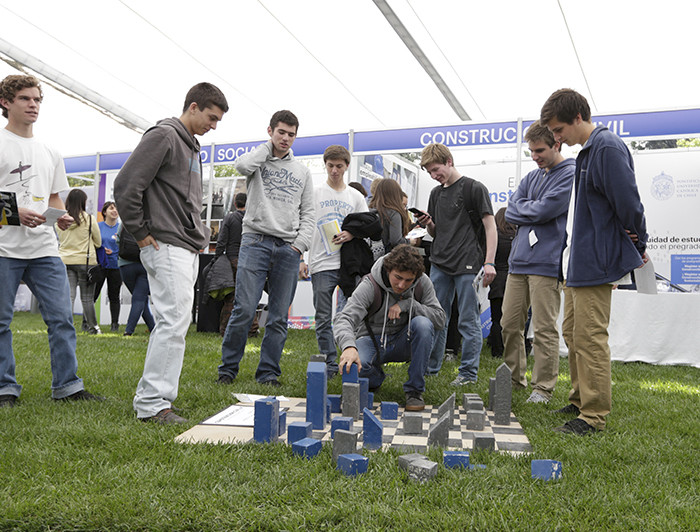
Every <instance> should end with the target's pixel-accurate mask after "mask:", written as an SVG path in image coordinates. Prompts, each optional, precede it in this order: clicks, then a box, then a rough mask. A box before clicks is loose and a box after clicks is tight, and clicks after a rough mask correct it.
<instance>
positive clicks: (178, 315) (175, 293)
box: [133, 241, 199, 418]
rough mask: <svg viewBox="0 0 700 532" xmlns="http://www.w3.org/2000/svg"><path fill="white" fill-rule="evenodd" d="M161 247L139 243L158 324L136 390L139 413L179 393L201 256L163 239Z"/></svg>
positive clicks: (162, 406)
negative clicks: (186, 337)
mask: <svg viewBox="0 0 700 532" xmlns="http://www.w3.org/2000/svg"><path fill="white" fill-rule="evenodd" d="M158 247H159V248H160V249H158V250H157V251H156V249H155V248H154V247H153V246H146V247H144V248H141V264H143V267H144V268H145V269H146V272H147V273H148V284H149V287H150V290H151V296H152V301H153V312H154V314H155V320H156V326H155V328H154V329H153V331H152V332H151V336H150V338H149V340H148V349H147V350H146V361H145V363H144V366H143V375H142V376H141V380H139V383H138V386H137V387H136V395H135V396H134V402H133V404H134V410H136V415H137V417H139V418H147V417H151V416H154V415H156V414H157V413H158V412H160V411H161V410H163V409H165V408H170V407H171V406H172V403H173V401H174V400H175V398H176V397H177V392H178V386H179V383H180V372H181V371H182V363H183V360H184V358H185V336H186V335H187V329H188V328H189V326H190V323H192V303H193V302H194V283H195V281H196V280H197V273H198V262H199V257H198V255H197V254H196V253H194V252H193V251H190V250H188V249H185V248H181V247H177V246H173V245H172V244H166V243H164V242H161V241H158Z"/></svg>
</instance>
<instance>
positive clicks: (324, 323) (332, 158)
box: [299, 145, 367, 378]
mask: <svg viewBox="0 0 700 532" xmlns="http://www.w3.org/2000/svg"><path fill="white" fill-rule="evenodd" d="M323 162H324V163H325V165H326V172H327V173H328V179H327V180H326V182H325V183H323V184H322V185H320V186H317V187H315V188H314V205H315V208H316V230H315V231H314V234H313V237H312V239H311V248H310V249H309V265H308V266H307V265H306V264H305V263H304V262H303V261H302V263H301V265H300V267H299V271H300V274H301V276H302V277H303V278H307V277H308V276H309V271H311V284H312V285H313V291H314V308H315V309H316V340H317V341H318V349H319V351H320V352H321V354H323V355H326V369H327V373H328V376H329V377H331V378H332V377H334V376H335V375H336V374H337V373H338V362H337V360H336V358H337V351H336V347H335V342H334V341H333V330H332V327H331V323H332V320H333V293H334V292H335V288H336V286H338V282H339V280H340V246H341V245H342V244H343V243H345V242H349V241H350V240H352V238H353V236H352V235H351V234H350V233H348V232H347V231H342V232H340V233H339V234H336V235H335V236H333V237H332V240H331V241H328V240H327V241H326V242H325V243H324V239H323V230H324V226H325V227H327V225H326V224H332V223H334V222H337V224H338V227H340V226H342V224H343V220H344V219H345V217H346V216H347V215H348V214H350V213H351V212H366V211H367V203H366V202H365V198H364V197H363V196H362V194H360V193H359V192H358V191H357V190H355V189H354V188H352V187H349V186H347V185H346V184H345V181H344V180H343V177H344V176H345V172H346V171H347V169H348V166H350V152H348V150H347V149H345V148H344V147H343V146H338V145H334V146H329V147H328V148H326V151H325V152H324V153H323ZM344 304H345V296H344V295H343V292H342V290H340V289H339V290H338V307H339V308H338V310H339V311H340V310H342V307H343V306H344Z"/></svg>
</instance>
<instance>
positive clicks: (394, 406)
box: [379, 401, 399, 419]
mask: <svg viewBox="0 0 700 532" xmlns="http://www.w3.org/2000/svg"><path fill="white" fill-rule="evenodd" d="M379 408H380V409H381V418H382V419H398V418H399V403H395V402H393V401H382V402H381V403H380V405H379Z"/></svg>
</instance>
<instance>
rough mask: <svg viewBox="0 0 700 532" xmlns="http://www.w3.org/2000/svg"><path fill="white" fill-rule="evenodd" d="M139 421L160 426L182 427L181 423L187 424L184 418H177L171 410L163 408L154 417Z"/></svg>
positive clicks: (142, 418)
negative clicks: (151, 422) (150, 422)
mask: <svg viewBox="0 0 700 532" xmlns="http://www.w3.org/2000/svg"><path fill="white" fill-rule="evenodd" d="M139 419H140V420H141V421H144V422H148V421H153V422H154V423H159V424H160V425H182V424H183V423H189V422H188V421H187V420H186V419H185V418H184V417H181V416H178V415H177V414H176V413H175V412H173V411H172V409H171V408H164V409H163V410H161V411H160V412H158V413H157V414H156V415H155V416H151V417H141V418H139Z"/></svg>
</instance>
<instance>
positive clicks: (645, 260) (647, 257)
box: [640, 251, 649, 268]
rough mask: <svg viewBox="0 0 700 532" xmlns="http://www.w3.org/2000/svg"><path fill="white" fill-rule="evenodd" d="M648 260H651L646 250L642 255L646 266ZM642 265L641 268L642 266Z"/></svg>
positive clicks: (643, 263)
mask: <svg viewBox="0 0 700 532" xmlns="http://www.w3.org/2000/svg"><path fill="white" fill-rule="evenodd" d="M647 262H649V255H647V252H646V251H645V252H644V255H642V266H644V265H645V264H646V263H647ZM642 266H640V268H641V267H642Z"/></svg>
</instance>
